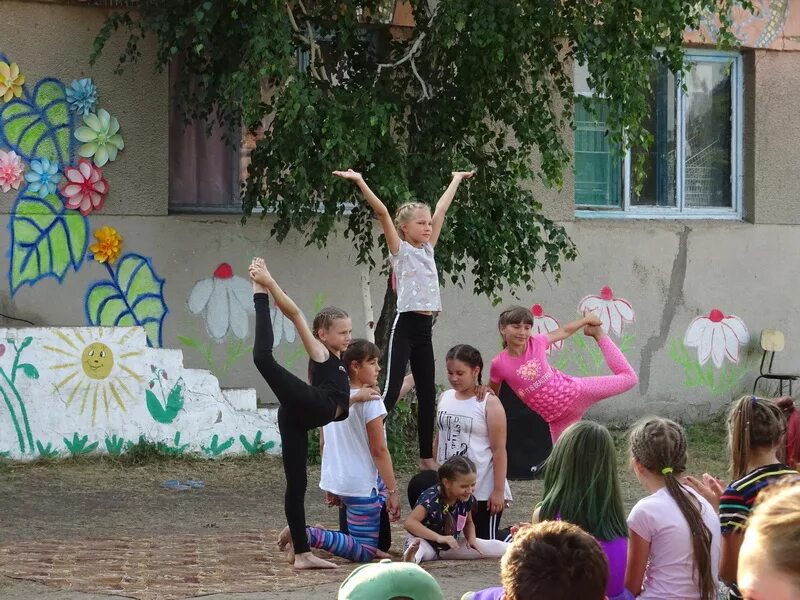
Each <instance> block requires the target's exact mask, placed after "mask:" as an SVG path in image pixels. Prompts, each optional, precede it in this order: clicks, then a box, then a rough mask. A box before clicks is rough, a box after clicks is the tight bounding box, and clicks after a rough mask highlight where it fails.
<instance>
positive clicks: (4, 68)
mask: <svg viewBox="0 0 800 600" xmlns="http://www.w3.org/2000/svg"><path fill="white" fill-rule="evenodd" d="M24 83H25V75H23V74H22V73H20V72H19V66H18V65H17V63H13V62H12V63H11V64H8V63H6V62H3V61H2V60H0V100H2V101H3V102H9V101H10V100H11V99H12V98H19V97H20V96H22V84H24Z"/></svg>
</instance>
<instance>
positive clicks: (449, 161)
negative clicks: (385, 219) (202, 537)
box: [92, 0, 750, 300]
mask: <svg viewBox="0 0 800 600" xmlns="http://www.w3.org/2000/svg"><path fill="white" fill-rule="evenodd" d="M383 4H384V3H383V2H378V1H376V0H327V1H319V2H313V3H312V2H308V3H301V2H291V3H285V2H278V1H275V2H270V3H264V2H261V1H257V0H218V1H216V2H209V1H208V0H205V1H203V0H183V1H180V2H140V3H138V11H137V12H120V13H116V14H114V15H112V17H111V18H110V19H109V20H108V21H107V23H106V24H105V25H104V27H103V29H102V30H101V32H100V33H99V35H98V37H97V39H96V41H95V51H94V53H93V56H92V60H95V59H96V58H97V57H98V56H99V54H100V53H101V51H102V49H103V47H104V45H105V43H106V42H107V40H108V39H109V37H110V36H111V35H113V34H114V32H115V31H117V30H119V29H121V30H124V31H127V33H128V35H129V38H128V45H127V48H126V50H125V52H124V53H123V55H122V56H121V57H120V66H123V65H124V64H125V63H127V62H128V61H135V60H137V59H138V58H140V57H141V53H140V50H139V42H140V39H141V38H142V37H143V36H145V35H150V36H152V37H154V38H155V39H156V47H157V50H156V67H157V68H158V69H159V70H162V69H164V68H165V66H166V65H167V64H168V63H169V61H171V60H173V59H176V58H179V59H180V60H181V62H182V67H181V69H179V77H178V79H177V81H175V93H176V97H177V98H178V101H179V103H180V108H181V110H182V112H183V115H184V116H185V118H186V119H208V120H209V123H210V121H212V120H214V119H216V120H218V121H219V122H221V123H223V124H224V125H226V126H228V127H229V128H230V130H237V129H238V127H239V126H240V125H244V127H246V128H247V129H250V130H253V131H256V130H258V129H260V128H261V126H262V124H264V123H268V126H266V127H265V128H264V129H263V133H264V135H263V138H261V139H259V140H258V142H257V145H256V147H255V149H254V150H253V152H252V162H251V164H250V170H249V178H248V182H247V185H246V188H245V190H244V192H243V200H244V209H245V217H246V216H248V215H250V214H251V211H252V210H253V209H254V208H256V207H259V206H260V207H264V208H265V209H266V210H265V211H264V213H263V215H267V214H270V215H272V216H274V217H275V219H276V220H275V222H274V225H273V227H272V234H273V235H275V236H277V238H278V240H279V241H280V240H282V239H284V237H285V236H286V235H287V234H288V232H289V231H291V230H298V231H301V232H303V234H304V235H305V236H306V239H307V242H308V243H309V244H316V245H318V246H324V245H325V244H326V242H327V240H328V238H329V236H330V235H331V233H333V232H334V231H335V227H334V226H335V223H336V220H337V218H340V217H341V218H346V230H345V235H346V236H347V237H349V238H352V239H353V241H354V244H355V246H356V250H357V256H358V261H359V262H360V263H368V264H372V263H373V253H372V250H373V249H374V247H375V244H376V242H377V240H376V239H375V231H374V227H373V220H372V215H371V211H370V210H368V208H367V207H365V205H364V203H363V201H362V200H361V199H360V198H359V197H358V194H357V191H356V189H355V187H354V186H353V185H352V184H350V183H348V182H345V181H339V180H336V179H334V178H333V177H331V175H330V173H331V171H332V170H334V169H340V168H347V167H353V168H355V169H357V170H360V171H361V172H363V174H364V176H365V178H366V180H367V181H368V182H369V183H370V184H371V186H372V187H373V189H374V191H375V192H376V193H377V194H378V196H380V197H381V198H382V199H383V200H384V202H385V203H386V205H387V206H388V208H389V210H390V211H393V210H394V209H395V208H396V207H397V206H398V205H399V204H400V203H402V202H405V201H407V200H409V199H411V198H419V199H421V200H423V201H426V202H429V203H433V202H434V201H435V200H436V199H437V198H438V197H439V195H440V194H441V192H442V191H443V189H444V187H445V186H446V184H447V182H448V181H449V179H450V172H451V171H452V170H458V169H465V168H476V169H477V170H478V176H477V178H476V179H474V180H472V181H470V182H469V183H468V184H466V185H464V186H463V188H464V189H463V190H461V191H459V194H458V197H457V200H456V202H455V204H454V206H453V208H452V210H451V212H450V214H449V216H448V221H447V227H446V228H445V230H444V231H443V233H442V236H441V238H440V241H439V245H438V246H437V249H436V254H437V261H438V264H439V267H440V273H441V275H442V277H443V279H446V280H449V281H451V282H453V283H456V284H459V285H463V284H464V283H465V282H466V281H467V275H469V276H470V277H469V281H471V282H472V284H473V288H474V291H475V292H477V293H483V294H487V295H489V296H490V297H492V298H493V299H495V300H496V299H498V297H499V295H500V294H501V292H503V291H504V289H505V288H506V287H511V288H519V287H526V288H529V289H530V288H531V287H532V286H533V273H534V272H536V271H537V270H538V271H541V272H543V273H548V272H549V273H552V274H553V275H554V276H555V278H556V279H558V277H559V275H560V272H561V264H562V262H563V261H564V260H572V259H574V258H575V256H576V248H575V246H574V245H573V243H572V242H571V241H570V239H569V238H568V236H567V234H566V232H565V230H564V229H563V228H562V227H560V226H558V225H556V224H555V223H554V222H552V221H551V220H549V219H547V218H545V217H544V216H543V215H542V212H541V209H542V206H541V204H540V202H539V201H537V198H536V197H535V196H534V194H533V193H532V191H531V189H532V188H531V185H530V184H531V182H533V181H536V180H539V181H542V182H544V183H545V184H547V185H551V186H555V187H559V186H561V184H562V183H563V172H564V169H565V168H567V167H568V165H569V161H570V150H569V144H568V143H567V141H566V140H565V135H569V134H568V132H569V131H570V130H571V125H572V121H573V103H574V101H575V90H574V87H573V82H572V77H571V72H572V64H573V61H578V62H581V63H586V64H587V65H588V68H589V84H590V85H591V86H593V87H594V88H595V90H596V91H597V92H598V93H599V94H602V95H604V96H605V97H606V98H609V99H610V100H611V102H610V103H609V106H610V109H609V116H608V126H609V136H610V138H611V140H612V142H617V143H621V144H622V145H630V146H633V147H635V148H642V147H644V146H646V145H648V144H649V142H650V141H651V138H652V136H651V135H650V134H649V133H648V132H647V131H646V130H645V128H644V122H645V117H646V116H647V113H648V110H649V102H648V97H649V94H650V91H651V84H650V74H651V71H652V68H653V61H654V60H655V61H660V62H661V63H664V64H666V65H667V66H669V67H670V68H671V69H673V70H674V71H676V72H677V71H681V70H682V69H683V62H682V57H683V51H682V48H681V46H682V41H683V32H684V31H686V30H687V29H692V28H696V27H697V25H698V24H699V23H700V20H701V18H702V17H703V15H704V14H705V13H707V12H709V11H711V12H714V11H716V10H719V11H720V12H721V20H722V30H721V32H720V34H719V35H718V40H720V43H721V44H722V45H725V44H729V43H730V42H731V41H732V39H733V38H732V36H731V35H730V33H729V31H728V29H727V27H728V26H729V24H730V18H729V11H730V9H731V7H732V6H733V5H734V4H738V3H737V2H735V0H720V1H719V2H717V1H716V0H700V1H699V2H698V1H695V0H672V1H670V2H656V3H653V2H651V1H650V0H631V1H629V2H555V3H553V2H486V1H485V0H450V1H448V2H437V3H435V6H436V8H435V10H434V11H433V13H431V12H430V11H429V3H428V2H425V1H421V0H415V1H412V2H411V4H412V7H413V10H414V17H415V21H416V23H417V26H416V27H415V28H414V29H413V30H411V31H410V32H409V35H408V36H397V37H392V35H391V33H390V31H389V28H388V27H386V26H384V25H380V24H374V23H373V24H368V23H367V21H369V19H368V17H367V16H366V15H368V14H378V13H377V12H376V10H375V9H376V8H379V7H378V6H377V5H381V6H382V5H383ZM431 4H433V3H431ZM744 4H745V6H746V7H749V6H750V3H749V2H745V3H744ZM631 40H635V43H632V42H631ZM298 50H299V51H302V52H305V53H307V56H309V57H310V61H309V64H308V67H307V68H305V69H303V70H300V69H298V66H297V60H296V55H297V52H298ZM262 89H264V90H269V93H267V94H264V93H262ZM587 109H588V110H590V111H594V107H592V106H588V107H587ZM623 132H624V134H623ZM637 156H640V157H642V159H643V158H644V157H645V156H646V154H645V153H644V152H641V153H638V154H637ZM640 167H641V165H640ZM639 170H640V171H641V168H640V169H639ZM347 202H353V203H355V208H354V209H353V210H352V212H350V213H349V215H347V214H346V209H347ZM320 209H322V210H320ZM467 242H468V243H467ZM383 251H384V254H385V252H386V249H385V247H383Z"/></svg>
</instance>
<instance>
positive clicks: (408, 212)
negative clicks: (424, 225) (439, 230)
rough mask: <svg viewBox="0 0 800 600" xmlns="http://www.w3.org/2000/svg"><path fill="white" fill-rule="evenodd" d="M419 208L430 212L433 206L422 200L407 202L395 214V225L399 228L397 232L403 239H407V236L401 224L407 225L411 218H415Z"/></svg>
mask: <svg viewBox="0 0 800 600" xmlns="http://www.w3.org/2000/svg"><path fill="white" fill-rule="evenodd" d="M418 210H427V211H428V213H429V214H430V212H431V207H430V206H428V205H427V204H424V203H422V202H406V203H405V204H402V205H401V206H400V208H398V209H397V212H396V213H395V215H394V226H395V228H397V234H398V235H399V236H400V239H401V240H404V239H406V236H405V234H404V233H403V230H402V229H401V228H400V226H401V225H405V224H406V223H408V222H409V221H410V220H411V219H413V218H414V213H415V212H417V211H418Z"/></svg>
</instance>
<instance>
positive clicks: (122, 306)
mask: <svg viewBox="0 0 800 600" xmlns="http://www.w3.org/2000/svg"><path fill="white" fill-rule="evenodd" d="M109 269H110V270H111V268H110V267H109ZM111 274H112V277H113V279H112V280H110V281H109V280H104V281H98V282H96V283H94V284H92V285H91V286H90V287H89V289H88V291H87V293H86V302H85V309H86V319H87V321H88V322H89V324H90V325H103V326H107V327H128V326H133V325H140V326H142V327H144V330H145V332H146V333H147V343H148V344H149V345H150V346H154V347H160V346H161V342H162V328H163V324H164V318H165V317H166V316H167V312H168V309H167V305H166V303H165V302H164V280H163V279H161V278H160V277H159V276H158V275H157V274H156V271H155V269H154V268H153V264H152V263H151V262H150V259H149V258H146V257H144V256H141V255H139V254H126V255H125V256H123V257H122V259H120V261H119V263H118V264H117V266H116V269H113V270H111Z"/></svg>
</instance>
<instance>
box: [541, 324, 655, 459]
mask: <svg viewBox="0 0 800 600" xmlns="http://www.w3.org/2000/svg"><path fill="white" fill-rule="evenodd" d="M586 335H591V336H592V337H594V338H595V339H596V340H597V345H598V346H599V347H600V351H601V352H602V353H603V357H604V358H605V361H606V364H607V365H608V368H609V369H611V371H612V372H613V373H614V374H613V375H601V376H599V377H576V378H575V382H576V383H577V385H578V393H577V397H576V398H575V400H573V402H572V404H571V406H570V407H569V408H568V409H567V410H566V412H564V414H563V415H561V416H560V417H559V418H558V419H556V420H555V421H551V422H550V435H551V436H552V438H553V443H555V442H556V440H557V439H558V438H559V436H560V435H561V433H562V432H563V431H564V430H565V429H566V428H567V427H569V426H570V425H572V424H573V423H575V422H577V421H579V420H580V419H581V417H583V413H585V412H586V411H587V410H588V409H589V408H590V407H591V406H592V405H594V404H597V403H598V402H600V401H601V400H605V399H606V398H611V397H612V396H617V395H619V394H622V393H624V392H627V391H628V390H629V389H631V388H633V387H634V386H635V385H636V383H637V382H638V381H639V378H638V377H637V376H636V372H635V371H634V370H633V368H632V367H631V365H630V363H629V362H628V359H627V358H625V355H624V354H623V353H622V352H620V350H619V348H617V346H616V345H615V344H614V342H613V341H611V338H609V337H608V336H607V335H605V334H604V333H603V331H602V330H601V329H600V327H589V326H587V327H586Z"/></svg>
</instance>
